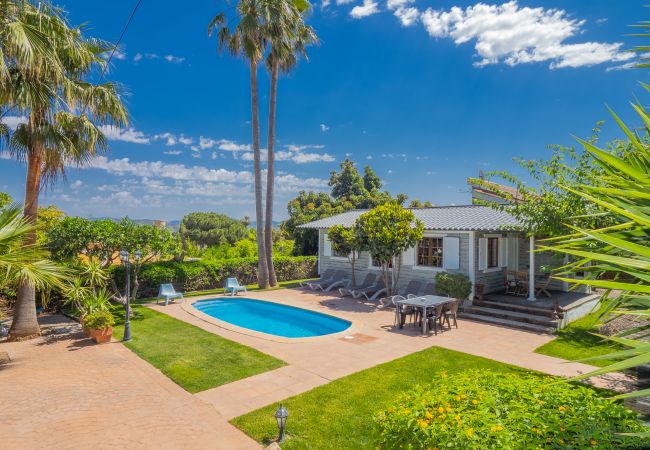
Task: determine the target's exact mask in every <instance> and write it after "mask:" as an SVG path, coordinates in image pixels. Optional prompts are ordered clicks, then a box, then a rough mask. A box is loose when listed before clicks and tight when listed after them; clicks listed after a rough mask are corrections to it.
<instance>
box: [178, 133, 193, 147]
mask: <svg viewBox="0 0 650 450" xmlns="http://www.w3.org/2000/svg"><path fill="white" fill-rule="evenodd" d="M178 142H180V143H181V144H183V145H191V144H192V142H194V139H192V138H188V137H185V136H183V135H182V134H181V135H180V137H179V138H178Z"/></svg>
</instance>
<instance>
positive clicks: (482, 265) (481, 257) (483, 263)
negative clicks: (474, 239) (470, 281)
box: [478, 238, 488, 270]
mask: <svg viewBox="0 0 650 450" xmlns="http://www.w3.org/2000/svg"><path fill="white" fill-rule="evenodd" d="M487 244H488V242H487V239H486V238H479V240H478V270H485V269H487Z"/></svg>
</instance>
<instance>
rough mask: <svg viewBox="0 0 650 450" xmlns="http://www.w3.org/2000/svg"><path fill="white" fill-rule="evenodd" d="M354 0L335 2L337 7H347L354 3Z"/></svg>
mask: <svg viewBox="0 0 650 450" xmlns="http://www.w3.org/2000/svg"><path fill="white" fill-rule="evenodd" d="M354 2H355V0H336V4H337V5H348V4H350V3H354Z"/></svg>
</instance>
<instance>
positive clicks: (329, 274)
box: [298, 269, 334, 289]
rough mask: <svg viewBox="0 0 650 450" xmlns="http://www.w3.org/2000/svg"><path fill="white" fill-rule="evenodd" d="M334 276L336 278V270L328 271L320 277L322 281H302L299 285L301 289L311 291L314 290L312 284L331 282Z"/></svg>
mask: <svg viewBox="0 0 650 450" xmlns="http://www.w3.org/2000/svg"><path fill="white" fill-rule="evenodd" d="M333 276H334V269H327V270H326V271H325V272H323V273H322V274H321V275H320V279H318V280H309V281H301V282H300V283H298V284H299V285H300V287H301V288H304V287H308V288H309V289H313V288H312V287H310V286H309V285H310V284H312V283H319V282H321V281H324V280H331V279H332V277H333Z"/></svg>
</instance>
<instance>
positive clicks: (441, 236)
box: [413, 232, 447, 272]
mask: <svg viewBox="0 0 650 450" xmlns="http://www.w3.org/2000/svg"><path fill="white" fill-rule="evenodd" d="M445 237H447V235H446V234H440V233H426V232H425V233H424V234H422V239H424V238H433V239H443V240H444V238H445ZM419 245H420V243H419V242H418V243H417V244H415V249H414V250H415V261H414V264H413V270H422V271H425V272H445V271H446V269H445V268H444V265H443V266H440V267H433V266H421V265H420V264H418V246H419ZM442 251H443V253H442V260H443V264H444V260H445V253H444V251H445V248H444V243H443V247H442Z"/></svg>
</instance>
